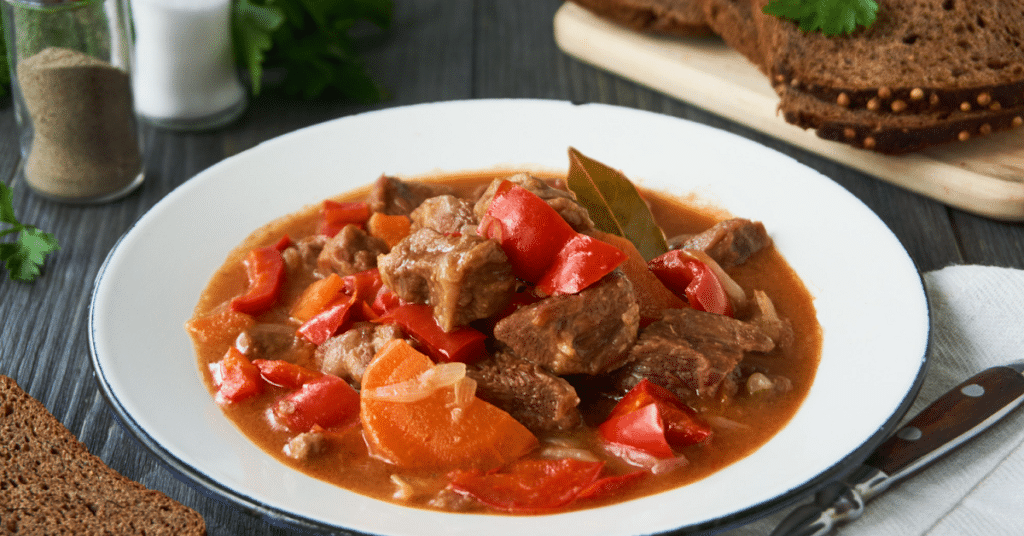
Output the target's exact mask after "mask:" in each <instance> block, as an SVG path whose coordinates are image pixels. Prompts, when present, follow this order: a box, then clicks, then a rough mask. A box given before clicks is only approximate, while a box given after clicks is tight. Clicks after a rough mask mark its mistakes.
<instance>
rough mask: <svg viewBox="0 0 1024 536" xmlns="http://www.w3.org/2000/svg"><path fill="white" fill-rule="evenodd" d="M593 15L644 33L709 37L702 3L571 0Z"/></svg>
mask: <svg viewBox="0 0 1024 536" xmlns="http://www.w3.org/2000/svg"><path fill="white" fill-rule="evenodd" d="M571 1H572V2H573V3H575V4H578V5H580V6H582V7H584V8H586V9H587V10H588V11H590V12H592V13H594V14H595V15H597V16H599V17H601V18H603V19H606V20H609V21H611V22H614V23H616V24H620V25H622V26H625V27H627V28H630V29H632V30H636V31H638V32H645V33H656V34H665V35H674V36H681V37H694V36H702V35H710V34H711V28H709V27H708V25H707V23H706V22H705V21H704V9H703V7H702V5H701V4H702V2H703V0H571Z"/></svg>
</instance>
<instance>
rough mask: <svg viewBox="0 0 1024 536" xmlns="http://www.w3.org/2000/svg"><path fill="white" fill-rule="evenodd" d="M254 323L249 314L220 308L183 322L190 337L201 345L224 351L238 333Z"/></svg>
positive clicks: (232, 342)
mask: <svg viewBox="0 0 1024 536" xmlns="http://www.w3.org/2000/svg"><path fill="white" fill-rule="evenodd" d="M255 323H256V319H254V318H253V317H252V316H251V315H247V314H245V313H240V312H238V311H235V310H233V309H228V308H225V309H221V310H220V311H217V312H216V313H212V314H209V315H206V316H200V317H196V318H193V319H191V320H189V321H188V322H186V323H185V329H186V330H188V332H189V334H190V335H192V338H193V339H195V340H196V341H198V342H199V344H203V345H212V346H213V347H215V348H218V349H220V348H222V349H223V350H224V351H226V350H227V348H228V347H229V346H231V345H232V344H234V342H235V339H236V338H238V334H239V333H241V332H243V331H245V330H247V329H249V328H251V327H252V326H253V325H254V324H255Z"/></svg>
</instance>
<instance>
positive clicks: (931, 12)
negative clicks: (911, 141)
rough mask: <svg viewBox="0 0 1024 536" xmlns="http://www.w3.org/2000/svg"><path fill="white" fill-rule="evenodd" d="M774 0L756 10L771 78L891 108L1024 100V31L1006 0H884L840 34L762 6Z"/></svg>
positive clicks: (837, 99) (831, 97)
mask: <svg viewBox="0 0 1024 536" xmlns="http://www.w3.org/2000/svg"><path fill="white" fill-rule="evenodd" d="M767 2H768V0H753V11H756V12H757V13H758V14H759V16H757V17H756V18H755V24H756V25H757V32H758V34H759V40H760V47H761V50H762V51H763V52H764V54H765V64H766V66H767V67H768V69H767V72H768V76H769V77H770V80H771V83H772V85H773V87H778V86H780V85H786V86H789V87H792V88H794V89H797V90H799V91H801V92H803V93H806V94H808V95H810V96H813V97H815V98H817V99H819V100H822V101H824V102H828V103H832V104H836V105H838V106H841V107H844V108H848V109H851V110H859V109H866V110H871V111H876V112H885V113H892V114H910V115H912V114H922V113H935V112H955V111H972V110H979V109H990V110H992V111H993V112H1000V110H1005V109H1009V108H1015V107H1017V106H1021V105H1024V46H1022V42H1021V39H1024V36H1022V35H1021V34H1020V32H1021V29H1020V26H1021V25H1020V17H1017V16H1012V15H1010V14H1009V13H1010V12H1011V11H1013V10H1014V9H1013V6H1007V5H1006V2H1005V0H969V1H968V0H946V1H941V2H940V1H925V0H879V1H878V3H879V12H878V18H877V20H876V21H875V23H874V24H873V25H871V27H870V28H867V29H864V28H860V29H858V30H857V31H855V32H854V33H853V34H850V35H848V36H838V37H829V36H825V35H822V34H821V33H817V32H812V33H804V32H802V31H800V29H799V28H798V27H797V25H796V24H794V23H793V22H791V21H786V20H781V19H778V18H776V17H773V16H768V15H764V14H762V13H761V9H762V8H763V7H764V6H765V5H766V4H767ZM1015 3H1019V2H1015ZM1020 7H1021V6H1017V8H1016V11H1017V13H1018V14H1019V13H1020Z"/></svg>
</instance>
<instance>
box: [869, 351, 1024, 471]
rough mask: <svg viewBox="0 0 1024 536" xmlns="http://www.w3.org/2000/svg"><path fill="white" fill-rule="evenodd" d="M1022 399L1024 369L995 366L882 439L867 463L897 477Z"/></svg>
mask: <svg viewBox="0 0 1024 536" xmlns="http://www.w3.org/2000/svg"><path fill="white" fill-rule="evenodd" d="M1022 402H1024V375H1022V374H1021V373H1020V372H1017V371H1016V370H1014V369H1012V368H1010V367H993V368H990V369H987V370H984V371H982V372H979V373H978V374H976V375H974V376H973V377H971V378H970V379H968V380H967V381H965V382H963V383H961V384H960V385H958V386H956V387H955V388H953V389H951V390H949V391H948V392H947V393H946V394H944V395H942V396H941V397H939V399H938V400H936V401H935V402H933V403H932V404H931V405H929V406H928V407H927V408H925V409H924V410H923V411H922V412H921V413H919V414H918V415H917V416H916V417H914V418H913V419H911V420H910V422H908V423H907V424H905V425H904V426H903V427H902V428H900V429H899V430H898V431H897V432H896V433H895V434H893V436H892V437H890V438H889V439H888V440H886V441H885V442H884V443H882V444H881V445H880V446H879V447H878V448H877V449H875V451H874V452H873V453H872V454H871V456H870V457H869V458H868V460H867V462H865V463H866V464H867V465H870V466H872V467H875V468H878V469H880V470H881V471H883V472H884V473H885V474H887V475H889V476H890V477H893V479H894V480H895V479H898V478H900V477H903V476H906V475H907V474H910V473H911V472H913V471H916V470H917V469H919V468H921V467H923V466H925V465H927V464H928V463H930V462H931V461H933V460H935V459H936V458H938V457H940V456H942V455H943V454H945V453H946V452H948V451H949V450H951V449H953V448H954V447H956V446H958V445H960V444H961V443H963V442H965V441H967V440H968V439H970V438H972V437H974V435H976V434H977V433H979V432H981V431H982V430H984V429H985V428H987V427H988V426H989V425H991V424H992V423H994V422H995V421H997V420H998V419H999V418H1000V417H1002V416H1003V415H1006V414H1007V413H1008V412H1010V411H1012V410H1013V409H1014V408H1016V407H1017V406H1019V405H1020V404H1021V403H1022Z"/></svg>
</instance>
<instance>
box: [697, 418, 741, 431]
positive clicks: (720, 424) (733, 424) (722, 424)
mask: <svg viewBox="0 0 1024 536" xmlns="http://www.w3.org/2000/svg"><path fill="white" fill-rule="evenodd" d="M704 420H706V421H707V422H708V424H710V425H711V427H712V428H715V429H717V430H749V429H750V426H747V425H746V424H743V423H741V422H738V421H734V420H732V419H727V418H725V417H719V416H710V417H704Z"/></svg>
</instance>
